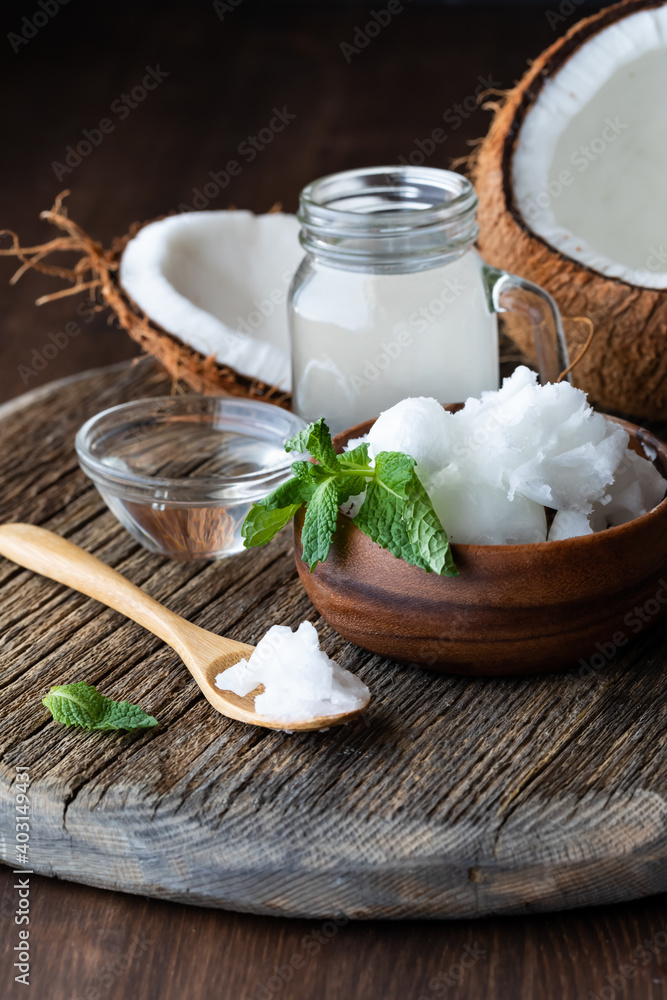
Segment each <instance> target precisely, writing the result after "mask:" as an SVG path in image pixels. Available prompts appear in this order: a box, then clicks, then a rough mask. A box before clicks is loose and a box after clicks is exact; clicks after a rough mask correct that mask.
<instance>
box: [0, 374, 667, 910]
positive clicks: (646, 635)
mask: <svg viewBox="0 0 667 1000" xmlns="http://www.w3.org/2000/svg"><path fill="white" fill-rule="evenodd" d="M169 391H170V383H169V381H168V380H166V379H165V378H164V376H162V375H161V374H160V373H159V372H157V370H156V369H155V368H154V367H153V366H152V364H151V363H150V362H146V361H144V362H141V363H139V364H136V365H134V366H130V365H121V366H115V367H114V368H108V369H104V370H101V371H97V372H90V373H87V374H85V375H84V376H83V377H79V378H77V379H75V380H69V381H67V382H61V383H57V384H54V385H52V386H47V387H46V388H45V389H41V390H39V391H37V392H35V393H31V394H28V395H27V396H25V397H22V398H21V399H20V400H18V401H17V402H14V403H12V404H8V405H6V406H5V407H4V408H0V434H1V440H2V452H1V455H0V466H1V471H2V480H1V482H2V488H1V490H0V520H1V521H10V520H25V521H31V522H33V523H35V524H41V525H44V526H46V527H48V528H51V529H52V530H54V531H57V532H59V533H60V534H62V535H65V536H67V537H68V538H70V539H72V540H73V541H75V542H76V543H77V544H79V545H82V546H83V547H84V548H86V549H88V550H89V551H91V552H94V553H95V554H96V555H98V556H100V557H101V558H102V559H104V560H105V561H107V562H108V563H110V564H111V565H113V566H114V567H116V568H117V569H119V570H120V571H121V572H123V573H124V574H126V575H127V576H128V577H129V578H130V579H131V580H133V581H134V582H135V583H137V584H139V585H140V586H142V587H144V588H145V589H146V591H147V592H148V593H150V594H152V595H153V596H154V597H156V598H158V600H161V601H163V602H165V603H166V604H167V606H168V607H170V608H172V609H173V610H175V611H177V612H179V613H181V614H184V615H185V616H186V617H189V618H191V619H192V620H193V621H195V622H196V623H197V624H199V625H202V626H203V627H205V628H208V629H212V630H214V631H219V632H220V633H223V634H226V635H230V636H232V637H234V638H237V639H242V640H245V641H248V642H253V643H254V642H257V641H258V640H259V638H260V636H261V635H262V634H263V633H264V631H265V630H266V628H267V627H268V626H269V625H270V624H272V623H274V622H280V623H286V624H291V625H296V624H297V623H298V622H299V621H301V620H302V619H304V618H309V619H311V620H312V621H314V622H315V623H316V624H317V625H318V628H319V629H320V634H321V637H322V639H323V643H324V648H325V649H326V651H327V653H329V654H330V655H333V656H336V657H337V658H338V659H339V661H340V662H341V663H342V664H343V665H344V666H346V667H349V668H351V669H352V670H354V671H355V672H356V673H358V674H359V676H361V677H362V678H363V680H364V681H365V682H366V683H367V684H368V685H369V686H370V688H371V690H372V692H373V695H374V699H373V702H372V704H371V707H370V709H369V710H368V712H367V713H366V715H365V718H363V719H362V720H358V721H356V722H355V723H352V724H349V725H348V726H346V727H342V728H340V729H334V730H331V731H329V732H323V733H303V734H300V735H291V736H290V735H288V734H286V733H281V732H270V731H268V730H263V729H256V728H254V727H249V726H244V725H242V724H240V723H236V722H233V721H230V720H227V719H224V718H222V717H221V716H219V715H217V714H216V713H215V712H213V711H212V710H211V708H210V706H209V705H208V703H207V702H206V701H205V700H204V698H203V696H202V695H201V694H200V693H199V691H198V689H197V688H196V687H195V684H194V682H193V681H192V680H191V679H190V677H189V675H188V673H187V671H186V670H185V669H184V667H183V666H182V665H181V664H180V662H179V661H178V659H177V657H176V656H175V654H174V653H173V652H172V651H171V650H170V649H168V648H166V647H165V646H163V645H162V644H161V643H160V642H159V640H157V639H155V638H154V637H153V636H151V635H149V634H147V633H145V632H144V631H143V630H142V629H140V628H139V627H138V626H137V625H134V624H133V623H130V622H127V621H126V620H125V619H123V618H122V617H121V616H120V615H118V614H116V613H115V612H112V611H109V610H106V609H104V608H103V607H101V606H100V605H99V604H97V603H95V602H94V601H91V600H88V599H87V598H84V597H82V596H81V595H79V594H77V593H74V592H72V591H69V590H67V589H65V588H63V587H61V586H59V585H57V584H54V583H52V582H50V581H48V580H45V579H43V578H41V577H37V576H33V575H31V574H30V573H27V572H25V571H23V570H20V569H18V568H17V567H15V566H14V565H13V564H10V563H8V562H5V561H2V560H0V655H1V658H2V674H1V685H2V686H1V688H0V741H1V745H2V764H1V772H0V787H1V796H2V811H1V828H0V849H1V854H2V858H3V859H4V860H5V861H7V862H8V863H9V864H10V865H13V864H14V859H15V851H14V842H15V840H14V838H15V819H16V814H15V807H14V792H15V790H14V789H13V787H12V785H13V782H14V780H15V774H16V765H17V764H20V765H23V766H29V768H30V775H31V781H32V784H31V789H30V799H31V809H32V817H31V820H30V822H31V831H30V842H29V843H30V854H29V865H30V868H31V869H32V870H33V871H35V872H40V873H43V874H47V875H54V876H57V877H59V878H65V879H72V880H74V881H79V882H86V883H89V884H91V885H97V886H103V887H107V888H110V889H120V890H124V891H126V892H133V893H143V894H147V895H151V896H158V897H162V898H167V899H173V900H180V901H182V902H191V903H200V904H205V905H210V906H220V907H228V908H231V909H237V910H248V911H252V912H256V913H269V914H282V915H304V916H311V917H330V916H333V915H337V914H345V915H347V916H350V917H406V916H409V917H470V916H475V915H481V914H487V913H491V912H496V913H516V912H522V911H527V910H552V909H559V908H564V907H573V906H581V905H584V904H592V903H603V902H613V901H618V900H624V899H630V898H633V897H637V896H643V895H648V894H650V893H654V892H659V891H665V890H667V740H666V739H665V730H666V728H667V698H666V695H667V643H666V642H665V636H664V629H662V630H661V629H660V627H659V628H658V629H653V630H650V629H648V628H647V629H646V630H645V631H643V632H642V633H641V634H640V635H639V636H638V637H637V638H635V639H633V641H632V642H631V643H630V644H629V645H627V646H625V647H623V648H622V649H618V650H616V651H614V650H613V649H611V651H610V649H608V650H607V653H608V654H609V657H610V658H609V660H608V662H607V661H606V660H605V664H604V666H600V667H599V668H598V669H595V670H590V671H582V670H581V669H578V668H576V667H575V668H574V669H573V670H572V671H571V672H570V673H568V674H565V675H561V676H553V675H552V676H543V677H531V678H524V679H502V680H490V679H474V680H466V679H461V678H457V677H446V676H443V675H439V674H434V673H428V672H426V671H423V670H420V669H417V668H411V667H409V666H400V665H398V664H395V663H392V662H390V661H389V660H386V659H382V658H381V657H378V656H373V655H371V654H369V653H366V652H364V651H362V650H360V649H358V648H356V647H355V646H353V645H351V644H350V643H347V642H345V641H344V640H342V639H341V638H340V637H339V636H337V635H336V634H335V633H333V632H332V631H331V629H329V628H328V627H327V626H326V625H324V623H323V622H322V621H321V620H318V617H317V614H316V613H315V611H314V609H313V608H312V606H311V605H310V603H309V601H308V599H307V597H306V596H305V593H304V592H303V590H302V589H301V586H300V585H299V583H298V581H297V576H296V571H295V567H294V561H293V556H292V552H291V536H290V534H289V533H288V531H285V532H283V533H282V535H281V536H280V537H279V538H278V539H276V540H275V541H274V542H273V543H271V544H270V545H269V546H267V547H266V548H264V549H259V550H254V551H251V552H248V553H244V554H242V555H240V556H236V557H234V558H232V559H229V560H226V561H222V562H218V563H212V564H207V565H204V566H202V565H188V564H183V563H177V562H169V561H166V560H163V559H161V558H159V557H157V556H153V555H150V554H149V553H148V552H145V551H144V550H143V549H141V548H140V547H139V546H138V545H137V543H136V542H134V541H133V539H132V538H131V537H130V536H129V535H128V534H127V533H126V532H125V531H124V530H123V529H122V528H121V527H120V525H119V524H118V522H117V521H116V520H115V519H114V517H113V516H112V515H111V514H110V513H109V512H108V511H107V510H106V508H105V507H104V504H103V503H102V501H101V500H100V498H99V497H98V495H97V493H96V491H95V489H94V488H93V486H92V485H91V484H90V483H89V481H88V480H87V479H86V478H85V476H84V475H83V474H82V473H81V471H80V470H79V468H78V465H77V461H76V456H75V454H74V448H73V441H74V434H75V432H76V429H77V428H78V427H79V425H80V424H81V423H82V422H83V421H84V420H85V419H86V418H87V417H89V416H91V415H92V414H93V413H95V412H96V411H97V410H99V409H101V408H102V407H105V406H109V405H112V404H114V403H118V402H122V401H124V400H128V399H133V398H138V397H141V396H147V395H158V394H163V393H165V392H169ZM628 610H629V611H631V610H632V609H628ZM603 658H604V657H602V656H601V659H603ZM77 680H85V681H88V682H90V683H95V684H97V685H98V686H99V688H100V689H101V690H102V692H103V693H105V694H108V695H111V696H112V697H115V698H128V699H130V700H131V701H136V702H139V703H140V704H141V705H142V706H143V707H144V708H146V709H147V710H148V711H149V712H151V713H152V714H153V715H156V716H157V717H158V719H159V720H160V725H159V727H158V728H157V729H154V730H149V731H146V732H144V733H140V734H138V735H136V734H135V735H129V736H128V735H117V734H113V733H86V732H84V731H82V730H74V729H69V730H68V729H65V728H64V727H63V726H61V725H59V724H58V723H56V722H54V721H52V720H51V719H50V716H49V714H48V713H47V711H46V709H44V708H43V706H42V705H41V698H42V697H43V695H44V694H45V693H46V692H47V690H48V689H49V687H50V686H51V685H52V684H56V683H66V682H70V681H77Z"/></svg>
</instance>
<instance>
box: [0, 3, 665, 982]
mask: <svg viewBox="0 0 667 1000" xmlns="http://www.w3.org/2000/svg"><path fill="white" fill-rule="evenodd" d="M235 2H236V3H237V6H236V7H235V8H233V7H232V3H228V4H227V6H228V7H229V8H230V10H229V11H227V12H223V20H221V19H220V17H219V16H218V13H216V10H215V8H214V5H213V3H209V2H202V3H200V2H188V3H186V2H181V3H162V4H158V3H145V2H144V3H141V2H135V3H129V2H125V3H122V2H121V3H113V4H112V3H109V2H99V3H95V4H92V3H84V2H82V0H70V2H69V3H67V4H66V5H65V6H62V7H61V8H59V9H58V11H57V12H56V13H55V14H54V15H53V16H52V17H50V18H49V21H48V23H47V24H45V25H44V26H43V27H40V28H39V29H38V30H37V31H36V32H35V33H34V37H32V38H29V39H28V40H27V41H25V42H24V43H23V42H19V43H17V42H16V39H14V45H12V41H11V37H10V35H11V34H12V33H13V34H14V35H16V34H19V33H20V32H22V31H23V32H25V28H24V26H23V25H22V18H23V17H25V16H30V17H32V15H33V14H34V12H35V11H38V10H40V8H39V7H38V5H37V3H36V2H35V3H34V4H33V3H31V2H24V3H21V4H18V3H17V4H13V5H7V6H3V15H4V22H5V23H4V30H3V33H2V37H1V38H0V44H1V46H2V50H3V52H2V56H3V58H2V64H3V84H4V85H3V88H2V95H3V100H2V105H1V108H0V121H1V123H2V132H1V135H2V156H0V179H1V183H0V226H6V227H8V228H12V229H15V230H17V231H18V232H19V233H20V235H21V237H22V239H23V240H24V241H25V242H41V241H42V240H43V239H45V238H47V236H48V235H49V232H48V229H47V227H45V225H44V224H43V223H40V222H39V221H38V214H39V211H40V210H41V209H43V208H47V207H49V206H50V205H51V203H52V201H53V198H54V196H55V195H56V194H57V193H58V192H59V191H60V190H62V189H63V188H65V187H69V188H71V190H72V195H71V197H70V199H69V205H70V212H71V215H72V217H73V218H75V219H76V220H77V221H78V222H79V223H80V224H81V225H83V226H84V228H85V229H86V230H87V231H88V232H90V233H91V234H92V235H94V236H96V237H97V238H99V239H100V240H102V241H103V242H105V243H106V242H108V241H109V240H111V239H112V238H113V237H114V236H116V235H120V234H122V233H124V232H125V231H126V230H127V228H128V226H129V225H130V224H131V223H132V222H133V221H134V220H136V219H142V220H143V219H149V218H152V217H154V216H157V215H159V214H162V213H165V212H168V211H169V210H172V209H177V208H178V207H179V205H181V204H189V205H191V204H192V200H193V197H194V190H195V189H196V188H199V189H201V188H202V186H203V185H204V184H205V183H207V181H208V180H209V179H210V178H209V172H210V171H213V172H217V171H220V170H222V169H224V166H225V164H226V163H227V161H228V160H229V159H232V158H237V159H238V158H239V153H238V147H239V144H240V143H242V142H243V140H244V139H245V138H246V137H247V136H248V135H252V134H254V133H257V132H258V131H259V130H260V129H262V128H264V127H265V126H266V125H267V124H268V122H269V120H270V119H271V117H272V115H273V108H274V107H278V108H280V109H282V108H286V109H287V111H288V112H289V113H290V114H294V115H295V116H296V117H295V118H294V120H293V121H291V123H290V124H289V126H288V127H287V128H286V129H285V131H284V132H282V133H280V134H278V135H276V137H275V139H274V140H273V142H272V143H271V144H270V145H269V146H267V148H266V149H265V150H263V151H262V152H260V153H258V155H257V157H256V158H255V159H254V161H253V162H251V163H247V162H245V160H244V164H243V170H242V172H241V174H240V175H239V176H238V177H235V178H233V179H232V180H231V182H230V184H229V185H228V187H226V188H225V189H224V190H221V191H220V192H219V193H218V194H217V196H214V197H213V198H211V199H210V202H209V205H208V207H210V208H224V207H227V206H228V205H236V206H238V207H243V208H250V209H253V210H255V211H258V212H259V211H263V210H266V209H268V208H269V207H270V206H271V205H272V204H273V203H274V202H276V201H280V202H282V204H283V205H284V207H285V208H286V209H287V210H293V209H294V208H295V206H296V201H297V196H298V192H299V190H300V188H301V187H302V185H303V184H304V183H306V182H307V181H308V180H310V179H312V178H313V177H315V176H318V175H321V174H323V173H327V172H330V171H335V170H341V169H346V168H351V167H354V166H360V165H370V164H379V163H392V162H396V160H397V159H398V158H399V157H400V156H404V157H406V158H407V157H408V156H409V155H410V154H411V153H412V152H414V151H415V150H416V149H417V148H418V145H417V142H416V140H419V141H420V142H421V143H424V141H425V140H427V139H428V137H429V136H430V134H431V132H432V131H433V129H436V128H439V127H442V128H444V129H445V130H446V131H447V133H448V135H447V140H446V141H445V142H443V143H441V144H439V145H438V146H437V147H436V148H435V150H434V151H433V153H432V154H430V155H428V156H427V157H426V160H425V162H426V163H427V164H429V165H434V166H448V165H449V164H450V162H451V160H452V158H456V157H460V156H462V155H465V153H466V152H468V151H469V148H470V146H469V142H470V141H471V140H474V139H475V138H476V137H478V136H480V135H482V134H483V133H484V131H485V129H486V127H487V121H488V113H487V112H484V111H482V110H468V109H469V108H470V105H471V101H467V103H466V99H467V98H469V97H470V96H471V95H474V94H475V91H476V89H478V88H480V86H481V87H498V88H505V87H507V86H509V85H511V84H512V82H513V81H514V80H515V79H516V78H517V77H518V76H519V75H520V74H521V72H522V70H523V68H524V67H525V65H526V61H527V60H528V59H529V58H530V57H532V56H535V55H537V54H538V53H539V51H540V50H541V49H542V48H544V46H546V45H547V44H549V42H551V41H552V40H553V39H554V38H555V37H556V35H555V29H554V27H552V25H553V24H554V23H556V22H555V18H556V17H558V18H559V19H560V20H559V21H558V22H557V25H558V30H565V29H566V28H567V27H568V26H569V25H570V24H572V23H574V20H575V18H576V17H577V16H578V12H579V11H581V10H583V9H584V8H583V6H582V5H581V4H578V3H577V2H576V0H575V2H571V3H569V4H563V3H562V2H561V0H558V2H556V0H554V2H553V3H552V4H551V6H550V7H549V6H548V5H547V4H544V5H539V4H533V5H532V6H530V7H527V6H521V7H518V6H517V7H510V6H507V7H502V6H500V5H498V4H495V5H493V6H492V7H488V8H486V9H484V8H480V7H478V6H475V5H469V4H465V5H460V6H458V5H457V6H451V7H450V6H437V5H434V6H428V5H423V6H417V5H416V4H414V3H410V4H408V3H406V4H405V9H404V10H403V11H402V12H400V13H399V14H396V15H395V16H394V17H393V18H392V20H391V22H390V23H389V24H388V25H387V26H386V27H385V28H384V29H383V30H382V31H381V32H380V33H379V35H378V36H377V37H375V38H373V39H371V41H370V42H369V44H368V45H367V46H366V47H365V48H364V49H363V50H362V51H360V52H358V53H356V54H352V55H350V56H349V62H348V61H346V59H345V56H344V54H343V52H342V50H341V47H340V46H341V43H353V42H354V35H355V30H356V28H357V27H362V28H363V26H364V24H365V23H366V22H367V21H368V20H369V17H370V10H371V9H375V10H380V9H381V8H383V7H385V6H386V5H385V4H384V3H382V2H380V0H379V2H378V3H377V4H374V5H367V6H361V5H347V4H340V3H338V4H326V3H315V2H313V3H310V4H298V3H281V2H274V3H266V4H261V3H254V2H253V0H241V2H240V3H239V2H238V0H235ZM587 6H588V8H590V7H591V6H593V7H594V6H596V5H587ZM598 6H599V5H598ZM51 9H53V6H51ZM549 12H550V14H551V16H550V17H549V16H547V15H548V13H549ZM38 20H42V19H41V18H40V19H38ZM25 34H27V32H25ZM14 47H17V48H18V51H16V52H15V51H14ZM146 67H152V68H153V69H157V68H158V67H159V69H160V70H161V71H162V72H164V73H167V74H168V76H166V77H165V79H164V81H163V82H162V83H160V85H159V86H158V87H157V88H156V89H155V90H153V91H152V92H149V93H148V94H147V95H146V97H145V100H142V101H140V102H138V103H137V106H136V107H135V108H132V109H129V113H128V114H127V116H126V117H125V118H124V119H122V120H121V118H120V115H119V114H118V113H117V112H114V110H113V109H112V105H113V104H114V102H115V101H117V100H118V99H120V100H121V101H122V99H123V96H122V95H123V94H126V93H129V92H131V91H132V88H133V87H136V86H137V85H139V84H140V83H141V80H142V78H143V77H144V76H145V74H146ZM457 105H459V106H461V109H462V110H461V111H459V110H457V107H456V106H457ZM116 107H118V105H116ZM448 110H449V111H450V115H449V116H448V117H449V124H447V123H443V121H442V118H443V114H444V113H445V112H447V111H448ZM103 118H110V119H111V120H112V122H113V123H114V125H115V128H114V130H113V132H111V133H110V134H108V135H106V136H104V138H103V140H102V141H101V142H100V144H99V145H98V146H97V147H96V148H94V149H93V150H92V152H91V153H90V154H89V155H87V156H85V157H84V158H83V159H82V161H81V163H80V164H78V165H76V166H75V167H73V168H72V170H71V172H70V173H68V174H66V175H65V176H64V177H63V178H62V179H60V180H59V179H58V178H57V177H56V175H55V171H54V168H53V163H54V162H56V161H57V162H60V163H62V162H63V159H64V157H65V155H66V147H67V146H69V145H73V146H76V144H77V143H78V142H80V141H81V140H82V139H83V138H84V135H83V130H84V129H87V130H89V131H90V130H93V129H96V128H98V126H99V122H100V120H101V119H103ZM453 121H458V122H459V124H458V126H457V127H456V128H454V127H453V124H452V123H453ZM4 245H6V244H4ZM11 273H12V264H11V262H10V261H6V260H4V261H3V260H0V287H2V294H0V309H1V311H2V314H1V326H0V362H1V363H0V399H2V400H4V399H9V398H11V397H13V396H16V395H19V394H20V393H22V392H25V391H26V390H27V389H31V388H33V387H36V386H38V385H41V384H44V383H45V382H47V381H50V380H52V379H55V378H60V377H62V376H65V375H67V374H70V373H74V372H76V371H80V370H82V369H84V368H90V367H97V366H101V365H105V364H109V363H111V362H114V361H119V360H122V359H125V358H130V357H132V356H133V355H134V354H135V350H134V346H133V344H132V343H131V342H130V341H129V340H128V338H127V337H126V336H125V335H124V334H123V333H122V332H120V331H118V330H115V329H113V328H112V327H109V326H108V325H107V324H106V322H105V320H104V318H103V317H99V316H98V317H94V318H92V319H90V320H89V317H88V315H87V314H86V313H85V311H83V314H82V312H79V313H77V311H76V307H77V301H76V300H65V301H62V302H60V303H58V304H54V305H49V306H44V307H42V308H41V309H36V308H35V307H34V305H33V302H34V299H35V298H36V297H37V296H38V295H40V294H42V293H43V292H45V291H47V290H53V289H55V288H57V287H58V283H57V282H56V281H54V280H53V279H48V278H44V277H40V276H37V275H27V276H26V277H25V278H24V279H23V280H22V281H21V283H20V284H19V285H18V286H16V287H15V288H13V289H9V288H7V287H6V285H5V281H6V280H8V279H9V277H10V275H11ZM69 321H75V322H77V323H78V324H79V326H80V328H81V333H80V334H79V335H77V336H76V337H74V338H72V339H71V340H70V342H69V343H68V344H67V345H66V346H64V347H62V348H59V350H58V354H57V356H56V357H55V358H53V359H51V360H49V361H48V363H47V364H46V365H44V366H43V367H42V366H41V365H40V362H39V360H36V359H37V358H38V356H40V355H41V351H42V348H43V346H44V345H45V344H48V343H51V342H52V341H51V340H50V338H49V335H50V334H54V335H56V339H59V340H60V343H62V342H63V341H62V338H58V337H57V334H58V333H59V332H60V331H62V330H64V328H65V324H66V323H67V322H69ZM34 352H37V354H35V353H34ZM48 353H52V352H48ZM22 366H23V367H22ZM38 366H39V367H40V370H39V371H37V367H38ZM26 369H32V370H33V371H34V374H31V373H29V372H28V371H26ZM0 725H2V722H1V720H0ZM13 882H14V879H13V876H12V875H11V873H9V872H7V871H3V872H2V875H1V877H0V921H1V924H0V926H2V929H3V935H2V944H1V945H0V947H1V948H2V963H1V968H0V977H1V978H0V995H2V996H3V997H7V1000H13V998H14V997H20V996H25V995H28V996H30V995H31V996H33V997H36V998H37V1000H79V998H82V997H86V998H87V1000H101V998H105V1000H120V998H124V997H130V996H136V997H141V998H143V1000H183V998H186V997H187V998H188V1000H204V998H207V1000H208V998H210V997H216V998H218V997H220V998H232V1000H237V998H238V1000H243V998H252V1000H263V998H265V997H269V996H279V997H280V998H281V1000H283V998H284V1000H314V998H318V1000H319V998H322V1000H362V998H363V1000H420V998H421V1000H424V998H427V1000H439V998H441V997H447V998H449V997H467V998H474V1000H477V998H479V1000H482V998H485V1000H486V998H489V1000H496V998H497V1000H513V998H522V1000H524V998H525V1000H533V998H545V1000H551V998H561V997H563V998H576V1000H578V998H585V1000H588V998H590V997H595V996H598V997H601V998H607V1000H609V998H611V997H623V998H628V1000H630V998H642V1000H643V998H656V1000H657V998H661V997H665V996H666V995H667V971H666V970H667V946H666V945H665V943H664V942H667V933H666V931H667V901H666V900H665V899H662V898H657V899H651V900H645V901H638V902H636V903H633V904H629V905H625V906H617V907H608V908H604V909H599V910H595V911H580V912H574V913H563V914H554V915H547V916H545V915H541V916H534V917H528V918H511V919H508V918H506V919H495V920H494V919H487V920H481V921H470V922H461V923H447V924H437V923H419V924H417V923H407V922H398V923H384V924H380V923H359V924H348V925H346V926H344V927H341V928H340V929H339V930H338V931H337V933H336V934H335V936H334V937H333V938H331V939H327V938H326V937H323V936H322V933H321V928H320V926H319V924H318V923H317V922H307V921H287V920H276V919H268V918H258V917H250V916H245V915H238V914H233V913H224V912H213V911H206V910H202V909H193V908H188V907H184V906H177V905H173V904H167V903H160V902H156V901H152V900H145V899H137V898H134V897H130V896H122V895H117V894H111V893H105V892H102V891H99V890H94V889H89V888H86V887H80V886H76V885H73V884H64V883H58V882H55V881H51V880H48V879H42V878H37V877H35V876H33V877H32V879H31V890H32V893H31V939H30V940H31V945H32V947H33V950H34V955H33V962H32V989H31V990H28V991H26V990H25V987H22V986H19V985H16V984H14V982H13V976H14V972H13V969H12V963H13V961H14V958H13V953H12V948H13V945H14V943H15V930H16V928H15V927H14V925H13V917H14V910H15V907H16V892H15V890H14V889H13V888H12V886H13ZM318 936H319V938H318ZM466 946H468V947H469V949H471V950H472V951H473V952H475V954H476V955H477V956H478V957H477V959H476V960H475V962H474V964H472V965H470V967H469V968H464V965H463V964H462V958H463V957H464V956H465V955H466V954H468V955H469V954H470V951H468V952H466V951H465V949H466ZM475 949H476V950H475ZM295 953H301V954H303V955H304V962H303V965H302V967H301V968H299V969H298V970H297V971H295V972H294V975H293V976H292V977H291V978H290V980H289V982H287V983H285V984H284V985H282V986H281V987H280V989H278V990H276V989H275V987H276V986H277V985H278V984H279V983H280V980H276V979H272V978H271V977H272V976H275V972H276V969H275V967H278V968H280V967H281V966H284V964H285V963H286V962H288V961H289V960H290V958H291V956H292V955H294V954H295ZM466 961H468V960H466Z"/></svg>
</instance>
